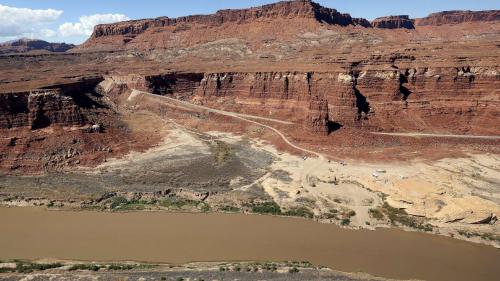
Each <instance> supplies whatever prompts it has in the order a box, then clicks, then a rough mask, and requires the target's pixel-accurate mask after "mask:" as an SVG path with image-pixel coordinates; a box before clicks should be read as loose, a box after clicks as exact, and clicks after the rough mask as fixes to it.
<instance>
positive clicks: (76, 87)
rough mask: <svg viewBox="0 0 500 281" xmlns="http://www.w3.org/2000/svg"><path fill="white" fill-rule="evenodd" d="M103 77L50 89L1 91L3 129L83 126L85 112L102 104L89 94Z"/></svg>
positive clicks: (0, 122)
mask: <svg viewBox="0 0 500 281" xmlns="http://www.w3.org/2000/svg"><path fill="white" fill-rule="evenodd" d="M100 81H101V79H100V78H92V79H88V80H82V81H78V82H75V83H70V84H64V85H54V86H51V87H50V88H47V89H37V90H32V91H26V92H17V93H4V94H0V129H9V128H17V127H29V128H31V129H41V128H45V127H48V126H50V125H65V126H71V125H83V124H85V123H86V122H87V119H86V117H85V111H86V110H89V109H93V108H95V107H96V106H101V105H99V104H98V103H96V102H95V101H94V100H92V98H90V97H89V96H88V93H90V92H92V91H93V88H95V86H96V85H97V84H98V83H99V82H100Z"/></svg>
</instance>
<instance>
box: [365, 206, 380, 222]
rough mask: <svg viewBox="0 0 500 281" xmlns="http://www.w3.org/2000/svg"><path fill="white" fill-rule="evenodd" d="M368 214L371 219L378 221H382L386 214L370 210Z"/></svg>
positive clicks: (377, 210)
mask: <svg viewBox="0 0 500 281" xmlns="http://www.w3.org/2000/svg"><path fill="white" fill-rule="evenodd" d="M368 213H369V214H370V217H372V218H374V219H376V220H379V221H380V220H383V219H384V214H383V213H382V212H381V211H380V210H379V209H370V210H368Z"/></svg>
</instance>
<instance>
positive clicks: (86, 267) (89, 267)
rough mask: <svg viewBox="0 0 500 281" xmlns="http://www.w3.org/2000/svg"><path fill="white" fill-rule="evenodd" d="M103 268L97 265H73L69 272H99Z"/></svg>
mask: <svg viewBox="0 0 500 281" xmlns="http://www.w3.org/2000/svg"><path fill="white" fill-rule="evenodd" d="M99 269H101V267H100V266H99V265H95V264H75V265H72V266H71V267H70V268H69V269H68V270H69V271H75V270H89V271H99Z"/></svg>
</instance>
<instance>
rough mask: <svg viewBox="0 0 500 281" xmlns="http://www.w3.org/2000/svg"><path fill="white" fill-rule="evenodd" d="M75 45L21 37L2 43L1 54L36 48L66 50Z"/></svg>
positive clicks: (0, 45) (55, 50)
mask: <svg viewBox="0 0 500 281" xmlns="http://www.w3.org/2000/svg"><path fill="white" fill-rule="evenodd" d="M73 47H75V45H72V44H66V43H49V42H46V41H43V40H32V39H19V40H16V41H12V42H7V43H3V44H0V54H9V53H26V52H30V51H36V50H44V51H49V52H66V51H67V50H69V49H72V48H73Z"/></svg>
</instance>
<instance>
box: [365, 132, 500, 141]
mask: <svg viewBox="0 0 500 281" xmlns="http://www.w3.org/2000/svg"><path fill="white" fill-rule="evenodd" d="M372 134H374V135H385V136H399V137H415V138H418V137H432V138H461V139H487V140H500V136H475V135H453V134H431V133H379V132H372Z"/></svg>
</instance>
